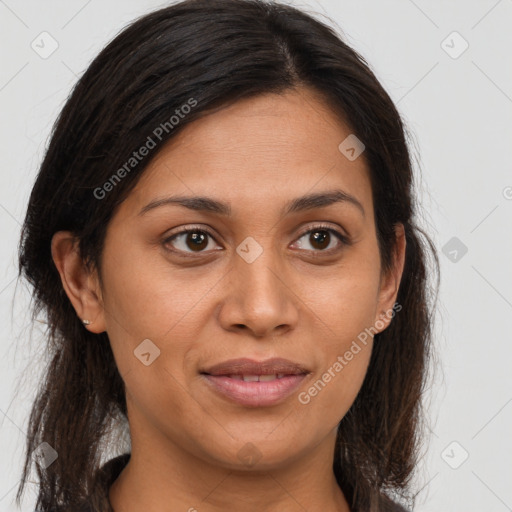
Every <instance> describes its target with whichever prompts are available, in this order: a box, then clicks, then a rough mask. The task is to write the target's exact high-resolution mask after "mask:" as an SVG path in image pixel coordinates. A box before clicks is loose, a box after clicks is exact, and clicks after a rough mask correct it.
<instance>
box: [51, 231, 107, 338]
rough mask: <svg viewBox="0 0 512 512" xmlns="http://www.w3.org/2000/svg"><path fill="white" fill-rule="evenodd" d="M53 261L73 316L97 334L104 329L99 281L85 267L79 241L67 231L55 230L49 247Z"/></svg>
mask: <svg viewBox="0 0 512 512" xmlns="http://www.w3.org/2000/svg"><path fill="white" fill-rule="evenodd" d="M51 251H52V258H53V261H54V263H55V266H56V267H57V270H58V271H59V274H60V278H61V281H62V286H63V288H64V291H65V292H66V295H67V296H68V297H69V300H70V301H71V304H72V305H73V307H74V308H75V311H76V314H77V315H78V316H79V318H80V319H81V320H88V321H89V322H90V324H88V325H85V326H84V327H85V328H86V329H88V330H89V331H91V332H94V333H96V334H99V333H101V332H104V331H105V330H106V328H105V315H104V309H103V301H102V297H101V288H100V284H99V279H98V276H97V273H96V272H95V271H91V270H89V269H88V268H87V266H86V265H85V263H84V262H83V261H82V258H81V257H80V254H79V250H78V240H77V239H76V237H75V236H73V234H72V233H71V232H70V231H58V232H57V233H55V234H54V235H53V238H52V244H51Z"/></svg>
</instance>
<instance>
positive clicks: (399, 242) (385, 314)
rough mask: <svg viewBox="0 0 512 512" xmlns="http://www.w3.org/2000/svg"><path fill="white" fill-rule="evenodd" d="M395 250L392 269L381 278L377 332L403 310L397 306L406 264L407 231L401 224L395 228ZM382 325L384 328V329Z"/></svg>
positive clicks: (376, 321) (375, 323)
mask: <svg viewBox="0 0 512 512" xmlns="http://www.w3.org/2000/svg"><path fill="white" fill-rule="evenodd" d="M395 238H396V242H395V250H394V252H393V261H392V265H391V269H390V270H389V271H388V272H387V273H386V274H383V275H382V276H381V281H380V286H379V293H378V304H377V310H376V317H375V322H374V325H375V326H376V328H377V326H381V327H379V328H378V331H377V332H382V331H384V330H385V329H387V327H388V326H389V324H390V323H391V320H392V318H393V317H394V316H395V311H400V310H401V309H402V306H401V305H399V304H398V305H396V306H395V307H394V308H393V306H394V305H395V302H396V297H397V295H398V288H399V287H400V281H401V279H402V273H403V270H404V263H405V247H406V241H405V229H404V225H403V224H402V223H399V224H397V225H396V227H395ZM382 324H384V326H383V327H382Z"/></svg>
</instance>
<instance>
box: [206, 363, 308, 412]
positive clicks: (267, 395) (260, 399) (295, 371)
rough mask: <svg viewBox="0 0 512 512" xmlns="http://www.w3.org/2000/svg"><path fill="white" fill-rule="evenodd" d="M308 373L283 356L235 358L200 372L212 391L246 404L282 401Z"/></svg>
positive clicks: (266, 405) (251, 405)
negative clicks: (260, 359) (256, 358)
mask: <svg viewBox="0 0 512 512" xmlns="http://www.w3.org/2000/svg"><path fill="white" fill-rule="evenodd" d="M310 373H311V372H310V370H308V369H307V368H306V367H305V366H303V365H301V364H298V363H295V362H293V361H289V360H287V359H282V358H273V359H267V360H266V361H254V360H252V359H234V360H230V361H225V362H223V363H220V364H217V365H214V366H212V367H210V368H207V369H205V370H203V371H201V372H200V374H201V376H202V377H203V378H204V379H205V382H206V383H207V384H208V385H209V387H210V389H211V390H212V391H214V392H215V393H217V394H219V395H221V396H222V397H223V398H225V399H228V400H229V401H231V402H236V403H238V404H240V405H244V406H248V407H268V406H271V405H276V404H278V403H281V402H283V401H284V400H285V399H286V398H288V397H289V396H290V395H291V394H292V393H293V392H294V391H295V390H296V389H297V388H298V387H299V385H300V384H301V383H302V381H303V380H304V379H305V378H306V376H307V375H308V374H310Z"/></svg>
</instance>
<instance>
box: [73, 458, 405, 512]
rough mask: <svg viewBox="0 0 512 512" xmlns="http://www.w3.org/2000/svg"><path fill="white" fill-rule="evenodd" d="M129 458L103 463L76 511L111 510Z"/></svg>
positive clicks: (386, 510) (387, 507)
mask: <svg viewBox="0 0 512 512" xmlns="http://www.w3.org/2000/svg"><path fill="white" fill-rule="evenodd" d="M129 460H130V454H129V453H126V454H124V455H120V456H119V457H115V458H114V459H111V460H109V461H108V462H107V463H105V464H104V465H103V466H102V468H101V469H100V470H99V472H98V474H97V477H96V485H95V488H94V491H93V492H92V493H91V496H89V499H88V500H87V503H84V504H83V505H82V507H81V508H80V509H79V510H78V511H77V512H113V510H112V507H111V506H110V502H109V500H108V491H109V489H110V486H111V485H112V484H113V483H114V481H115V480H116V479H117V477H118V476H119V474H120V473H121V471H122V470H123V468H124V467H125V466H126V464H128V461H129ZM381 512H407V510H405V508H403V507H401V506H400V505H398V504H396V503H394V502H392V501H390V500H387V499H386V500H385V504H384V503H383V507H382V509H381Z"/></svg>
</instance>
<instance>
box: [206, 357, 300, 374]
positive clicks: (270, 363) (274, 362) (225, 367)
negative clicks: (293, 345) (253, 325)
mask: <svg viewBox="0 0 512 512" xmlns="http://www.w3.org/2000/svg"><path fill="white" fill-rule="evenodd" d="M201 373H206V374H208V375H273V374H278V373H282V374H285V375H300V374H305V373H309V370H308V369H307V368H306V367H305V366H303V365H301V364H299V363H294V362H293V361H290V360H288V359H283V358H281V357H273V358H271V359H266V360H264V361H256V360H254V359H248V358H241V359H230V360H229V361H224V362H222V363H219V364H215V365H213V366H210V367H209V368H206V369H205V370H203V371H201Z"/></svg>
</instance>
